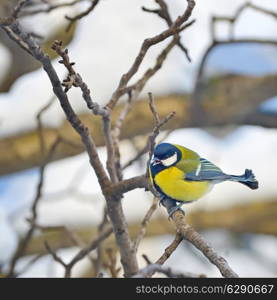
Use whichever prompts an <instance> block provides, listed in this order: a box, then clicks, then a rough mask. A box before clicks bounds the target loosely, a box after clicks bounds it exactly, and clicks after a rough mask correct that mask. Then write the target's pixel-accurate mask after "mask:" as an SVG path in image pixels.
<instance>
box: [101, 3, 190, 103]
mask: <svg viewBox="0 0 277 300" xmlns="http://www.w3.org/2000/svg"><path fill="white" fill-rule="evenodd" d="M187 3H188V5H187V8H186V10H185V11H184V13H183V14H182V15H181V16H179V17H178V18H177V19H176V20H175V21H174V22H173V23H172V25H171V26H170V28H168V29H166V30H164V31H163V32H161V33H160V34H158V35H156V36H154V37H152V38H148V39H145V40H144V42H143V43H142V45H141V48H140V50H139V53H138V55H137V57H136V58H135V60H134V62H133V64H132V66H131V67H130V68H129V70H128V71H127V72H126V73H125V74H123V75H122V77H121V79H120V81H119V84H118V87H117V88H116V90H115V91H114V93H113V95H112V97H111V99H110V101H109V103H108V104H107V105H106V107H108V108H110V109H113V108H114V107H115V105H116V104H117V102H118V100H119V98H120V97H121V96H122V95H123V94H124V93H125V91H124V89H125V88H126V86H127V84H128V83H129V81H130V80H131V78H132V77H133V76H134V74H136V73H137V71H138V69H139V67H140V65H141V63H142V61H143V59H144V57H145V55H146V53H147V51H148V50H149V48H150V47H151V46H153V45H156V44H158V43H160V42H162V41H164V40H165V39H167V38H168V37H170V36H174V35H175V34H176V33H178V30H180V27H181V26H182V25H183V24H184V23H185V22H186V21H187V20H188V19H189V17H190V16H191V13H192V10H193V8H194V6H195V1H194V0H187Z"/></svg>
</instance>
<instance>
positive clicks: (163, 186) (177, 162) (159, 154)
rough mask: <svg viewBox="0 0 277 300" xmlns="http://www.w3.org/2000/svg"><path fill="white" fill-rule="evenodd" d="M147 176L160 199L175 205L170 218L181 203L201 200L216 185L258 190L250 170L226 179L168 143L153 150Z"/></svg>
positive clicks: (202, 160) (193, 154) (194, 155)
mask: <svg viewBox="0 0 277 300" xmlns="http://www.w3.org/2000/svg"><path fill="white" fill-rule="evenodd" d="M149 176H150V179H151V182H152V184H153V186H154V188H155V189H156V190H157V191H158V192H159V193H160V195H161V198H162V199H163V198H168V199H171V200H174V201H176V206H175V207H174V209H173V210H172V211H170V212H169V215H172V213H173V212H174V211H176V210H177V209H179V208H180V207H181V206H182V205H183V204H184V203H190V202H192V201H195V200H198V199H199V198H201V197H203V196H204V195H205V194H207V193H208V192H209V191H210V190H211V189H212V187H213V186H214V185H215V184H216V183H220V182H223V181H227V180H229V181H235V182H239V183H242V184H244V185H246V186H248V187H249V188H251V189H253V190H254V189H257V188H258V181H257V180H256V179H255V176H254V174H253V172H252V171H251V170H248V169H246V170H245V173H244V174H243V175H241V176H236V175H228V174H225V173H224V172H223V171H222V170H221V169H220V168H219V167H217V166H216V165H214V164H213V163H211V162H210V161H208V160H207V159H205V158H201V157H200V156H199V155H198V154H197V153H196V152H194V151H192V150H190V149H188V148H185V147H183V146H180V145H176V144H169V143H161V144H159V145H157V146H156V147H155V149H154V153H153V157H152V159H151V161H150V165H149ZM177 203H179V204H178V205H177Z"/></svg>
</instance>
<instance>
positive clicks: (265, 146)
mask: <svg viewBox="0 0 277 300" xmlns="http://www.w3.org/2000/svg"><path fill="white" fill-rule="evenodd" d="M12 2H13V3H16V2H17V1H6V0H1V1H0V12H1V16H5V15H6V14H7V12H8V11H9V6H12V4H13V3H12ZM33 2H34V7H38V8H41V7H42V8H45V7H48V6H49V4H51V5H53V4H57V3H66V2H70V1H66V0H60V1H54V0H53V1H39V0H37V1H33ZM184 2H186V1H181V0H174V1H172V0H171V1H167V3H168V6H169V9H170V12H171V14H172V18H176V17H177V16H178V15H180V14H181V13H182V12H183V10H184V5H186V4H184ZM245 3H246V1H244V0H233V1H228V0H221V1H215V0H198V1H196V7H195V9H194V10H193V15H192V18H191V19H195V20H196V22H195V24H193V25H192V26H190V27H189V28H188V29H187V30H185V31H184V33H182V35H181V36H182V42H183V44H184V45H185V46H186V47H187V48H188V50H189V53H190V56H191V60H192V61H191V62H188V60H187V59H186V57H185V55H184V53H183V52H182V51H180V49H179V48H178V47H175V48H174V49H173V51H172V52H171V53H170V54H169V56H168V58H167V60H166V61H165V63H164V65H163V67H162V69H161V70H160V71H159V72H158V73H157V74H156V75H155V76H154V77H153V78H151V79H150V81H149V82H148V83H147V85H146V86H145V88H144V90H143V92H142V94H141V99H142V100H143V99H145V98H146V95H147V93H148V92H152V93H153V95H154V96H155V97H156V98H159V97H168V98H169V99H170V98H172V97H173V98H174V97H176V95H177V96H178V97H182V96H184V95H185V96H187V95H191V94H193V93H194V92H195V85H196V79H197V78H198V79H199V67H200V64H201V62H203V57H204V55H205V53H207V49H208V48H209V47H211V45H212V46H213V47H212V48H211V51H209V52H208V56H207V59H205V60H204V71H203V74H201V80H200V81H201V83H200V85H201V91H202V94H203V95H204V96H203V97H204V98H205V95H207V94H208V93H210V94H209V95H212V96H211V97H210V98H213V95H214V99H215V100H214V101H215V103H216V105H215V106H211V107H212V108H209V107H210V106H209V103H210V101H209V99H208V100H207V101H206V102H205V100H203V101H204V104H205V103H206V104H205V105H204V106H203V107H204V111H203V112H202V113H203V115H202V114H201V111H200V112H199V114H198V116H199V119H201V118H202V117H203V120H204V119H205V120H208V121H205V122H204V121H203V122H204V123H203V124H202V125H201V124H199V126H196V125H195V124H187V126H183V127H184V128H177V129H176V128H175V129H174V130H172V128H171V129H168V130H166V131H164V132H162V133H161V134H160V137H159V139H162V138H165V140H166V141H169V142H174V143H177V144H181V145H184V146H186V147H188V148H191V149H193V150H195V151H196V152H198V153H199V154H200V155H201V156H202V157H205V158H206V159H208V160H210V161H212V162H214V163H215V164H217V165H218V166H220V167H221V168H222V169H223V170H224V171H226V172H228V173H232V174H240V173H243V172H244V169H245V168H250V169H252V170H253V171H254V173H255V175H256V177H257V179H258V180H259V183H260V188H259V189H258V190H256V191H252V190H250V189H247V188H245V187H244V186H242V185H238V184H234V183H231V182H227V183H222V184H220V185H218V186H216V187H215V188H214V189H213V191H212V192H211V193H210V194H209V195H208V196H206V197H205V198H203V199H201V200H199V201H198V202H197V203H193V204H190V205H187V206H186V207H185V211H186V214H187V218H188V222H189V223H190V224H192V225H193V226H194V227H195V228H196V229H198V230H199V231H200V232H201V233H202V234H203V235H204V237H205V238H206V240H208V241H209V243H210V244H211V245H212V246H213V247H214V248H215V249H216V250H217V251H218V253H220V254H221V255H222V256H224V257H225V258H226V259H227V261H228V262H229V264H230V265H231V267H232V268H233V270H235V271H236V272H237V273H238V274H239V275H240V276H242V277H275V276H277V257H276V251H277V239H276V235H277V202H276V200H277V181H276V178H277V156H276V151H277V130H276V128H277V98H274V97H275V96H277V80H276V79H277V36H276V32H277V15H276V14H277V4H276V0H256V1H254V0H253V1H252V2H251V3H252V4H253V5H254V8H253V7H246V8H245V9H243V10H242V11H241V14H239V15H238V18H237V19H236V20H235V21H233V22H229V21H228V20H227V21H226V20H221V21H218V22H216V23H215V26H214V33H215V40H216V41H219V42H217V44H216V45H214V44H213V36H212V33H211V20H212V18H213V17H215V16H217V17H229V18H230V17H231V18H232V17H234V16H236V14H237V12H238V9H239V8H241V6H242V5H243V4H245ZM89 5H90V1H80V3H78V4H77V5H74V6H73V5H72V6H68V7H62V8H59V9H53V10H52V11H50V12H49V13H37V14H34V15H27V16H22V17H21V18H20V21H21V23H22V26H23V27H24V28H25V29H26V30H27V31H29V32H32V34H34V35H35V36H36V38H38V40H39V42H40V43H41V44H42V47H43V49H44V50H45V51H46V52H47V53H49V55H50V56H51V57H52V58H53V63H54V67H55V68H56V70H57V71H58V73H59V75H60V77H61V78H63V77H65V75H66V71H65V69H64V67H63V66H62V65H60V64H59V63H58V59H57V58H56V57H54V53H53V51H51V50H50V46H51V43H52V42H53V41H54V40H55V39H61V40H63V41H64V44H65V45H67V47H68V49H69V53H70V57H71V59H72V60H73V61H74V62H76V69H77V70H78V72H79V73H80V74H81V75H82V78H83V79H84V81H85V82H86V83H87V84H88V86H89V88H90V89H91V93H92V96H93V99H94V100H95V101H97V102H98V103H100V104H102V105H103V104H105V103H106V102H107V101H108V100H109V98H110V96H111V94H112V92H113V91H114V90H115V88H116V87H117V84H118V81H119V79H120V77H121V75H122V74H123V73H124V72H126V70H127V69H128V68H129V66H130V65H131V63H132V62H133V60H134V58H135V57H136V55H137V53H138V50H139V48H140V45H141V43H142V42H143V40H144V39H145V38H146V37H151V36H154V35H156V34H157V33H159V32H161V31H162V30H164V29H166V26H167V25H166V24H165V22H164V21H163V20H162V19H160V18H158V17H157V16H156V15H154V14H151V13H147V12H144V11H142V9H141V7H142V6H145V7H147V8H155V7H156V4H155V2H154V1H151V0H133V1H128V0H117V1H114V0H102V1H100V2H99V4H98V6H97V7H96V8H95V10H94V11H93V12H91V13H90V14H89V15H88V16H86V17H85V18H82V19H81V20H80V21H79V22H77V23H74V25H73V26H72V27H71V28H70V30H69V31H66V30H65V29H66V27H67V25H68V21H67V20H66V19H65V18H64V16H65V15H69V16H74V15H76V14H78V13H80V12H82V11H85V10H86V9H87V8H88V7H89ZM256 6H258V7H260V8H263V11H262V10H258V9H255V7H256ZM269 12H271V13H269ZM236 40H237V41H238V42H235V41H236ZM255 41H256V42H255ZM166 42H167V41H166ZM164 45H165V42H163V43H161V44H159V45H157V46H155V47H153V48H151V49H150V51H149V52H148V54H147V56H146V58H145V61H144V63H143V65H142V67H141V69H140V70H139V72H138V74H137V78H139V77H140V75H141V74H143V72H144V71H145V70H146V69H147V68H149V66H151V65H153V64H154V62H155V59H156V56H157V54H159V53H160V51H161V49H162V48H163V46H164ZM0 57H1V60H0V69H1V72H0V175H1V176H0V265H1V270H2V271H1V272H2V274H5V272H8V270H9V264H10V261H11V259H12V257H13V255H14V253H15V251H16V249H17V247H18V245H19V243H20V240H21V238H22V236H24V233H25V232H26V230H27V229H28V227H29V223H28V221H26V219H27V218H29V217H30V208H31V205H32V203H33V201H34V197H35V195H36V190H37V184H38V180H39V163H38V161H39V159H38V156H39V154H38V153H37V152H36V151H37V150H36V149H38V145H39V140H38V137H37V135H36V132H37V126H38V122H37V114H38V113H39V112H40V111H41V109H42V108H43V107H44V106H45V105H47V104H48V103H49V101H51V99H52V98H53V94H52V89H51V85H50V82H49V80H48V78H47V77H46V75H45V72H44V71H43V70H42V69H41V68H40V67H39V66H38V65H37V64H36V62H35V61H34V60H33V59H32V58H31V57H29V56H28V55H27V54H25V53H24V52H23V51H22V50H21V49H19V48H18V46H17V45H15V44H14V43H13V42H12V41H10V40H9V39H8V38H7V37H6V36H5V33H4V32H3V31H1V32H0ZM69 95H70V101H71V103H72V105H73V106H74V108H75V110H76V111H77V112H78V113H80V114H84V115H85V114H87V113H88V111H87V109H86V106H85V104H84V102H83V100H82V99H81V95H80V92H79V91H78V90H77V89H75V90H70V92H69ZM211 101H212V100H211ZM168 105H169V106H170V105H171V104H170V101H168ZM214 107H215V108H214ZM209 109H212V111H211V112H210V111H209ZM213 109H217V110H213ZM225 117H226V118H227V119H226V123H225V121H224V120H225V119H224V118H225ZM133 122H134V124H136V123H137V124H138V125H137V126H139V123H140V122H142V119H137V120H133ZM42 123H43V127H44V129H45V130H46V131H47V132H48V133H49V135H46V136H47V137H48V136H49V138H50V139H51V134H52V132H54V130H55V129H58V130H61V131H62V130H63V129H64V130H65V131H64V132H65V135H66V134H67V131H66V130H67V129H66V128H67V127H66V123H65V118H64V113H63V111H62V109H61V108H60V106H59V103H58V101H57V100H56V99H54V100H53V101H51V105H50V107H49V108H48V109H47V110H46V111H45V112H44V113H43V115H42ZM200 123H201V120H200ZM45 134H46V133H45ZM145 140H146V138H145V135H144V134H138V135H137V136H134V137H132V138H128V139H124V140H122V142H121V144H120V146H121V157H122V161H123V163H126V162H128V161H129V160H130V159H132V158H133V157H134V156H135V155H136V153H137V152H138V151H139V150H140V149H141V148H142V147H143V146H144V143H145ZM68 147H72V146H70V145H69V146H68ZM98 149H99V154H100V157H101V159H102V160H103V162H105V156H106V153H105V149H104V148H101V147H99V148H98ZM1 157H2V158H1ZM146 160H147V156H145V157H142V158H141V159H140V160H138V161H137V162H135V163H134V164H132V165H131V166H130V167H128V168H126V170H125V172H124V177H125V178H129V177H131V176H136V175H139V174H142V173H143V172H144V171H145V163H146ZM151 203H152V196H151V194H150V193H148V192H145V191H143V190H135V191H132V192H130V193H128V194H126V195H125V197H124V199H123V206H124V212H125V215H126V218H127V220H128V223H129V226H130V232H131V234H135V233H136V232H137V229H138V226H139V224H140V222H141V220H142V219H143V217H144V215H145V213H146V212H147V210H148V208H149V207H150V206H151ZM103 207H104V199H103V197H102V195H101V193H100V188H99V186H98V182H97V180H96V177H95V175H94V173H93V171H92V170H91V167H90V165H89V164H88V158H87V155H86V154H85V153H83V152H82V151H81V150H80V147H79V148H78V149H77V150H76V149H75V150H72V151H68V153H67V154H66V155H60V157H56V158H55V161H53V162H51V163H49V164H48V165H47V169H46V172H45V180H44V185H43V195H42V198H41V200H40V203H39V206H38V220H37V223H38V224H39V225H41V226H42V227H55V228H57V230H47V228H44V229H43V230H38V231H37V232H36V234H35V235H34V237H33V238H32V240H31V242H30V244H29V246H28V247H27V250H26V251H25V253H24V255H23V256H22V257H21V258H20V259H19V260H18V263H17V265H16V271H17V272H18V273H19V274H20V275H19V276H20V277H61V276H63V268H62V267H61V266H60V265H59V264H57V263H56V262H54V261H53V259H52V257H51V256H50V255H48V254H47V251H46V250H45V247H44V244H43V241H44V240H47V241H48V242H49V244H51V245H52V246H53V248H55V249H57V251H58V252H57V253H58V254H59V255H60V256H61V257H63V259H64V260H65V261H68V260H70V258H72V256H73V255H74V254H75V253H76V252H77V251H78V247H76V246H74V245H72V243H70V241H69V240H68V237H67V236H66V235H65V234H64V233H62V232H61V230H59V228H60V227H66V228H69V229H70V230H72V231H73V232H75V233H76V234H78V235H79V237H80V238H81V239H82V241H84V242H88V241H90V240H91V239H92V238H93V236H94V235H95V234H96V232H97V226H98V225H99V223H100V222H101V220H102V215H103ZM133 232H134V233H133ZM173 238H174V226H173V224H172V222H170V221H168V220H167V215H166V212H165V209H164V208H163V207H159V208H158V209H157V210H156V212H155V213H154V216H153V218H152V219H151V222H150V224H149V226H148V229H147V233H146V237H145V238H144V239H143V241H142V243H141V245H140V247H139V257H141V255H142V254H147V256H148V257H149V259H151V260H152V261H155V260H156V259H157V258H158V257H159V256H160V255H161V254H162V253H163V250H164V248H165V247H166V246H168V245H169V243H170V242H171V241H172V240H173ZM107 243H108V245H107V247H112V246H111V245H112V242H111V241H110V242H107ZM114 251H115V253H116V250H114ZM93 255H94V254H93V253H92V256H93ZM139 263H140V266H141V267H143V266H144V265H145V261H144V260H143V259H142V258H139ZM166 265H167V266H171V267H172V268H174V269H176V270H179V271H189V272H193V273H202V274H205V275H207V276H211V277H217V276H220V274H219V272H218V270H217V269H216V268H215V267H214V266H213V265H211V264H210V263H209V262H208V261H207V260H206V258H205V257H203V256H202V254H200V253H199V252H198V251H197V250H195V249H194V248H193V247H192V246H191V245H190V244H188V243H186V242H183V243H182V244H181V245H180V246H179V247H178V249H177V251H176V252H175V253H174V254H173V255H172V257H171V258H170V259H169V260H168V261H167V262H166ZM1 272H0V273H1ZM73 276H93V275H92V272H91V262H90V261H89V259H84V260H82V261H81V262H80V263H78V264H77V265H76V267H75V268H74V269H73ZM106 276H110V275H109V274H108V273H107V275H106Z"/></svg>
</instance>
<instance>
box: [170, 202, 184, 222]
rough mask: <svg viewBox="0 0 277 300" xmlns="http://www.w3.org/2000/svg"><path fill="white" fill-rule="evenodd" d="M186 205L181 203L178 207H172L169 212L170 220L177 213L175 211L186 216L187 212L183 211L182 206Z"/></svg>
mask: <svg viewBox="0 0 277 300" xmlns="http://www.w3.org/2000/svg"><path fill="white" fill-rule="evenodd" d="M184 204H185V203H184V202H180V203H179V204H178V205H175V206H173V207H171V208H170V209H169V210H168V219H170V218H172V215H173V214H174V213H175V211H177V210H180V211H181V212H182V213H183V214H184V215H185V212H184V211H183V210H182V208H181V207H182V206H183V205H184Z"/></svg>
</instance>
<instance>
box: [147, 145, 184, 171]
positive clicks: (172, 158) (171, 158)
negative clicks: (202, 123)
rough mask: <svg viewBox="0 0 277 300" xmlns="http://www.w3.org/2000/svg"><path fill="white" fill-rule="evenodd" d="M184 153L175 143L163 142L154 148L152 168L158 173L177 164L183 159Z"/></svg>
mask: <svg viewBox="0 0 277 300" xmlns="http://www.w3.org/2000/svg"><path fill="white" fill-rule="evenodd" d="M181 157H182V153H181V151H180V150H179V149H178V148H177V147H176V146H174V145H172V144H169V143H161V144H159V145H157V146H156V148H155V149H154V154H153V158H152V160H151V163H150V167H151V170H152V171H154V173H157V172H159V171H161V170H163V169H165V168H168V167H170V166H173V165H175V164H176V163H177V162H178V161H180V160H181Z"/></svg>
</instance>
